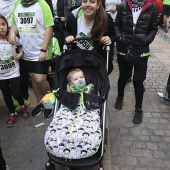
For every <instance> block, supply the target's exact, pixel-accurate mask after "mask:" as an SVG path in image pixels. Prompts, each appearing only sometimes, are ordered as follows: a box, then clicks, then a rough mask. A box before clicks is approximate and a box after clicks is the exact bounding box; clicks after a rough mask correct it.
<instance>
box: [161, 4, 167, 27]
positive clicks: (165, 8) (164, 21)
mask: <svg viewBox="0 0 170 170" xmlns="http://www.w3.org/2000/svg"><path fill="white" fill-rule="evenodd" d="M162 14H163V26H164V27H165V26H166V24H167V5H163V12H162Z"/></svg>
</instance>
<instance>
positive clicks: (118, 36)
mask: <svg viewBox="0 0 170 170" xmlns="http://www.w3.org/2000/svg"><path fill="white" fill-rule="evenodd" d="M121 6H122V4H121V5H119V8H118V11H117V15H116V19H115V25H114V31H115V35H116V41H117V40H121V36H122V33H121V32H122V31H121V27H122V24H121V16H122V7H121Z"/></svg>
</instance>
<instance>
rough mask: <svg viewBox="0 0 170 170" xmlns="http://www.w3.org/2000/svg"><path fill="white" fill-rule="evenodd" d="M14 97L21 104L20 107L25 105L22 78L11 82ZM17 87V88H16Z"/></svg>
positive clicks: (16, 78)
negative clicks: (21, 86)
mask: <svg viewBox="0 0 170 170" xmlns="http://www.w3.org/2000/svg"><path fill="white" fill-rule="evenodd" d="M9 83H10V88H11V93H12V96H13V97H14V98H15V99H16V100H17V101H18V102H19V104H20V106H23V105H24V99H23V97H22V95H21V91H20V77H15V78H12V79H10V80H9ZM16 87H17V88H16Z"/></svg>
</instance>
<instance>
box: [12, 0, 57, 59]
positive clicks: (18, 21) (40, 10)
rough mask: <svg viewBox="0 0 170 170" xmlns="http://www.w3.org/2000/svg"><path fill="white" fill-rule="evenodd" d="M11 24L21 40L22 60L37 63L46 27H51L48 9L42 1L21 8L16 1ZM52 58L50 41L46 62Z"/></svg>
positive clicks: (50, 16) (51, 20) (52, 22)
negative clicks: (14, 26)
mask: <svg viewBox="0 0 170 170" xmlns="http://www.w3.org/2000/svg"><path fill="white" fill-rule="evenodd" d="M12 19H13V21H12V24H13V25H16V26H17V28H18V31H19V35H20V37H21V39H22V47H23V51H24V56H23V59H24V60H29V61H38V58H39V54H40V49H41V48H42V44H43V40H44V33H45V30H46V28H47V27H50V26H53V25H54V21H53V16H52V13H51V10H50V7H49V6H48V5H47V3H46V2H45V1H44V0H39V1H38V2H37V3H35V4H33V5H31V6H30V7H23V6H22V5H21V4H20V1H18V2H17V3H16V4H15V7H14V15H13V18H12ZM51 58H52V41H50V44H49V47H48V50H47V55H46V60H49V59H51Z"/></svg>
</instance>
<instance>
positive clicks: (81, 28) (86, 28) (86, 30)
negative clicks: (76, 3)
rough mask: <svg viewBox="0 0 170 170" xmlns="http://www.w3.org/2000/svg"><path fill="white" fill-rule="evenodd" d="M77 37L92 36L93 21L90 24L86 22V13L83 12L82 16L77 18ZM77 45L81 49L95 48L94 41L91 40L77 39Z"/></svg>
mask: <svg viewBox="0 0 170 170" xmlns="http://www.w3.org/2000/svg"><path fill="white" fill-rule="evenodd" d="M77 25H78V28H77V37H85V36H88V37H90V31H91V29H92V26H93V21H92V22H91V23H90V24H86V22H85V20H84V15H83V13H82V15H81V16H79V18H78V19H77ZM77 46H78V47H79V48H80V49H86V50H92V49H93V48H94V45H93V41H91V40H80V41H77Z"/></svg>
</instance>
